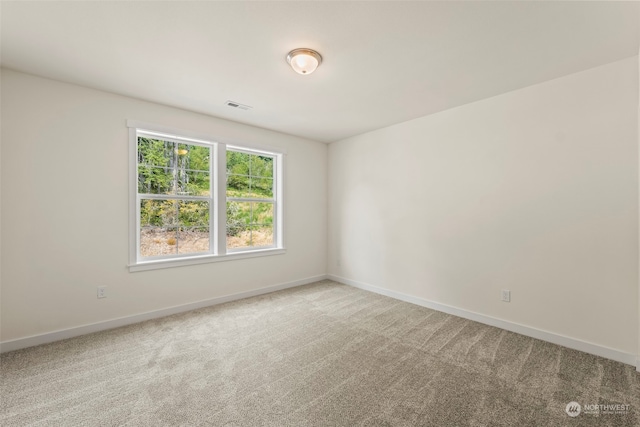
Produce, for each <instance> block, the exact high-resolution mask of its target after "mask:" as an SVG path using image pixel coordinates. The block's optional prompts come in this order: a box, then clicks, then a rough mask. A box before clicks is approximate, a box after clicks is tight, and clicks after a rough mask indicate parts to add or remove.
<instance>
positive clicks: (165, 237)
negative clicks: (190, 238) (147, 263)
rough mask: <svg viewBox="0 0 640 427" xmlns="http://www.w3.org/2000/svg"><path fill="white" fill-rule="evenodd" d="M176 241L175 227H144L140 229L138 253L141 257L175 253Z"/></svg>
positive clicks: (176, 248)
mask: <svg viewBox="0 0 640 427" xmlns="http://www.w3.org/2000/svg"><path fill="white" fill-rule="evenodd" d="M177 243H178V239H177V234H176V229H175V228H160V227H144V228H141V229H140V255H141V256H143V257H151V256H159V255H172V254H176V253H177V250H178V245H177Z"/></svg>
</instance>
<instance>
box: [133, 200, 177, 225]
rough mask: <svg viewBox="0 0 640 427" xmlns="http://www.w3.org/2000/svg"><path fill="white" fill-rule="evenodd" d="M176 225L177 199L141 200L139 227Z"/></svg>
mask: <svg viewBox="0 0 640 427" xmlns="http://www.w3.org/2000/svg"><path fill="white" fill-rule="evenodd" d="M177 225H178V201H177V200H141V201H140V227H160V228H167V227H176V226H177Z"/></svg>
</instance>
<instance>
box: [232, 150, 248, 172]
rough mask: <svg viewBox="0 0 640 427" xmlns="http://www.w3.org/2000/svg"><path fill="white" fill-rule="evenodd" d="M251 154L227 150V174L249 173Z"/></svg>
mask: <svg viewBox="0 0 640 427" xmlns="http://www.w3.org/2000/svg"><path fill="white" fill-rule="evenodd" d="M250 162H251V154H246V153H239V152H237V151H230V150H229V151H227V174H235V175H249V163H250Z"/></svg>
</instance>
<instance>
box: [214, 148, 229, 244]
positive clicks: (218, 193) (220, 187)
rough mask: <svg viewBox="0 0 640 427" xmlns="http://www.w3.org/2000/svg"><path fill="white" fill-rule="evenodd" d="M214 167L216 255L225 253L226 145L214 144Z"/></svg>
mask: <svg viewBox="0 0 640 427" xmlns="http://www.w3.org/2000/svg"><path fill="white" fill-rule="evenodd" d="M215 157H216V165H215V168H214V173H212V174H211V175H212V176H213V175H214V174H215V176H216V182H215V197H216V203H215V207H216V214H215V217H216V220H215V225H216V227H215V233H216V250H217V254H218V255H225V254H226V253H227V145H226V144H222V143H218V144H216V156H215Z"/></svg>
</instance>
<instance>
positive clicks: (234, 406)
mask: <svg viewBox="0 0 640 427" xmlns="http://www.w3.org/2000/svg"><path fill="white" fill-rule="evenodd" d="M0 361H1V365H0V367H1V369H2V370H1V374H2V380H1V388H0V393H1V394H0V399H1V400H0V425H2V426H14V425H20V426H22V425H36V426H40V425H42V426H44V425H46V426H121V425H129V426H162V425H181V426H191V425H194V426H195V425H198V426H199V425H202V426H358V425H362V426H466V425H469V426H536V427H537V426H564V425H567V426H569V425H571V426H595V425H609V426H638V425H640V418H639V414H638V412H639V411H640V374H638V373H636V371H635V370H634V368H633V367H632V366H629V365H623V364H620V363H617V362H612V361H610V360H607V359H603V358H599V357H595V356H590V355H588V354H585V353H581V352H578V351H574V350H570V349H567V348H564V347H560V346H557V345H553V344H548V343H545V342H543V341H538V340H535V339H532V338H527V337H525V336H522V335H517V334H514V333H511V332H507V331H504V330H501V329H497V328H493V327H489V326H485V325H482V324H479V323H475V322H471V321H468V320H464V319H461V318H459V317H455V316H450V315H447V314H443V313H440V312H437V311H433V310H429V309H426V308H423V307H419V306H415V305H412V304H408V303H404V302H400V301H396V300H393V299H391V298H387V297H383V296H380V295H377V294H373V293H369V292H366V291H362V290H359V289H356V288H352V287H349V286H344V285H340V284H337V283H335V282H331V281H323V282H318V283H315V284H312V285H307V286H302V287H298V288H293V289H289V290H285V291H280V292H276V293H272V294H268V295H263V296H260V297H254V298H249V299H245V300H241V301H236V302H232V303H228V304H224V305H218V306H214V307H209V308H205V309H200V310H195V311H192V312H188V313H184V314H179V315H174V316H170V317H166V318H162V319H158V320H152V321H148V322H144V323H140V324H137V325H132V326H127V327H123V328H119V329H114V330H110V331H105V332H100V333H96V334H92V335H86V336H83V337H78V338H73V339H69V340H65V341H61V342H57V343H52V344H48V345H43V346H39V347H33V348H29V349H24V350H19V351H15V352H12V353H7V354H4V355H2V357H1V359H0ZM571 401H577V402H578V403H580V404H582V405H585V404H613V403H619V404H626V405H630V408H629V411H626V412H624V413H620V414H600V415H599V416H597V415H594V414H586V413H584V409H583V413H582V414H580V415H579V416H578V417H576V418H571V417H569V416H568V415H567V414H566V413H565V407H566V405H567V403H569V402H571Z"/></svg>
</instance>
